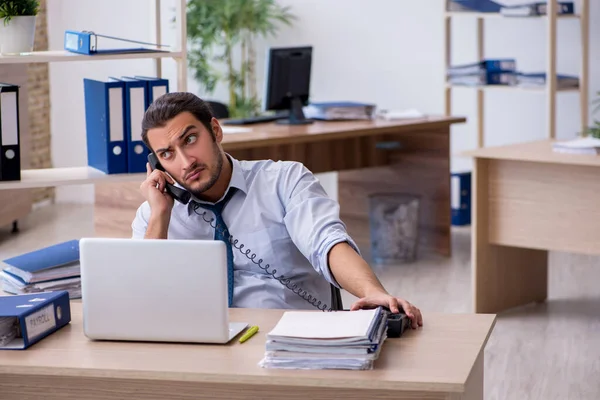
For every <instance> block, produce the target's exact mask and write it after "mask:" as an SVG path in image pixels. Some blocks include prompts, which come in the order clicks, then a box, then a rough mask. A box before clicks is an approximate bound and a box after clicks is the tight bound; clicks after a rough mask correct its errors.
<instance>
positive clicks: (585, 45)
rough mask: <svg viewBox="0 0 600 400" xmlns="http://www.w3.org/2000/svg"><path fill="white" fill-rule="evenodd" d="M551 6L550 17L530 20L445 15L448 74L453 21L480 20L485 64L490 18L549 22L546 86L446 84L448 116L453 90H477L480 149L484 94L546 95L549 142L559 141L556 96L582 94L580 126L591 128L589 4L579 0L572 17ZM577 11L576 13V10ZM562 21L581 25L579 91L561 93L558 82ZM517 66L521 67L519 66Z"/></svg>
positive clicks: (555, 0) (479, 51)
mask: <svg viewBox="0 0 600 400" xmlns="http://www.w3.org/2000/svg"><path fill="white" fill-rule="evenodd" d="M547 2H548V13H547V15H542V16H530V17H507V16H504V15H502V14H500V13H481V12H468V11H467V12H463V11H445V13H444V22H445V33H446V46H445V61H446V71H445V73H447V71H448V68H449V67H450V65H451V54H452V53H451V48H452V19H453V18H462V17H464V18H469V17H471V18H476V19H477V60H478V61H479V60H483V59H484V58H485V56H484V54H485V50H484V29H485V20H486V19H489V18H494V19H498V18H502V19H505V20H507V21H514V20H531V19H540V18H542V19H544V20H546V22H547V28H546V30H547V38H546V50H547V55H546V58H547V61H546V76H547V78H548V79H546V85H545V86H542V87H539V88H536V87H533V88H532V87H520V86H503V85H482V86H464V85H452V84H450V83H448V82H447V78H446V82H447V83H446V88H445V95H446V96H445V113H446V115H448V116H449V115H451V113H452V90H453V89H454V88H466V89H471V90H475V91H476V92H477V147H479V148H481V147H484V145H485V143H484V137H485V135H484V126H485V121H484V92H485V91H487V90H514V91H522V90H525V91H532V92H540V93H545V94H546V96H547V98H546V115H547V118H548V132H547V137H548V138H549V139H556V96H557V93H559V92H561V93H562V92H579V100H580V109H581V113H580V124H581V130H582V131H584V130H586V129H587V126H588V117H589V115H588V105H589V104H588V102H589V85H588V83H589V0H580V7H579V13H577V14H573V15H568V14H567V15H558V14H557V13H556V12H557V9H558V8H557V7H558V5H557V3H558V0H547ZM444 4H445V10H448V8H449V7H448V6H449V4H448V0H447V1H446V2H444ZM575 11H577V10H575ZM563 19H577V20H579V25H580V36H581V42H580V43H581V70H580V74H579V87H578V88H567V89H559V88H558V86H557V81H556V74H557V70H556V31H557V21H558V20H563ZM517 64H518V63H517Z"/></svg>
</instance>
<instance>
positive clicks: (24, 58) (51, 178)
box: [0, 0, 187, 190]
mask: <svg viewBox="0 0 600 400" xmlns="http://www.w3.org/2000/svg"><path fill="white" fill-rule="evenodd" d="M154 5H155V23H156V39H155V40H156V43H161V42H162V40H161V0H155V2H154ZM186 6H187V2H186V0H178V1H177V6H176V23H177V25H178V26H177V27H178V29H177V32H178V34H177V36H178V37H177V42H178V43H177V47H178V48H177V49H176V50H175V51H171V52H148V53H130V54H123V53H119V54H98V55H89V56H88V55H82V54H75V53H69V52H67V51H63V50H58V51H34V52H30V53H23V54H20V55H4V56H0V64H29V63H40V62H44V63H50V62H77V61H108V60H125V59H154V60H155V61H156V76H158V77H161V76H162V65H161V59H163V58H172V59H173V60H175V62H176V63H177V90H178V91H180V92H184V91H186V90H187V24H186ZM80 134H82V135H85V132H81V133H80ZM144 176H145V174H139V173H131V174H105V173H104V172H102V171H100V170H97V169H95V168H92V167H89V166H83V167H68V168H43V169H23V170H22V171H21V180H19V181H1V182H0V190H8V189H31V188H36V187H53V186H64V185H81V184H93V183H98V182H128V181H140V180H142V179H143V178H144Z"/></svg>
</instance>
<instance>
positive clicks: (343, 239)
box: [319, 235, 361, 289]
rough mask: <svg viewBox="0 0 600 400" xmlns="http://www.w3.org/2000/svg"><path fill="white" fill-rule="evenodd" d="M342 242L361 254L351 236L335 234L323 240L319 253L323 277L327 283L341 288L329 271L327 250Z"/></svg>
mask: <svg viewBox="0 0 600 400" xmlns="http://www.w3.org/2000/svg"><path fill="white" fill-rule="evenodd" d="M342 242H346V243H348V244H349V245H350V247H352V248H353V249H354V251H356V252H357V253H358V255H361V254H360V250H359V248H358V246H357V245H356V243H355V242H354V240H352V238H351V237H350V236H348V235H336V236H334V237H333V238H331V239H329V240H328V241H327V242H325V244H324V246H323V251H322V252H321V254H320V256H319V260H320V264H321V266H322V267H321V271H322V273H323V276H324V277H325V279H327V280H328V281H329V283H331V284H332V285H334V286H335V287H337V288H338V289H342V287H341V286H340V284H339V283H338V282H337V281H336V280H335V278H334V276H333V274H332V273H331V269H330V268H329V251H330V250H331V249H332V248H333V246H335V245H336V244H338V243H342Z"/></svg>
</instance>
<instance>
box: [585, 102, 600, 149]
mask: <svg viewBox="0 0 600 400" xmlns="http://www.w3.org/2000/svg"><path fill="white" fill-rule="evenodd" d="M596 95H597V96H598V98H597V99H596V100H594V101H593V102H592V104H596V108H594V110H593V111H592V114H593V113H596V112H598V111H600V92H596ZM585 133H586V136H591V137H593V138H596V139H600V121H598V120H594V125H592V126H590V127H589V128H588V130H587V131H586V132H585Z"/></svg>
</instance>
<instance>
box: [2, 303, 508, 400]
mask: <svg viewBox="0 0 600 400" xmlns="http://www.w3.org/2000/svg"><path fill="white" fill-rule="evenodd" d="M81 312H82V311H81V303H76V302H73V303H72V322H71V324H70V325H69V326H66V327H64V328H63V329H61V330H60V331H58V332H56V333H54V334H52V335H50V336H48V337H46V338H45V339H43V340H42V341H41V342H38V343H37V344H35V345H34V346H32V347H30V348H29V349H27V350H24V351H3V352H2V355H1V356H0V393H1V396H0V397H1V398H2V400H17V399H44V400H53V399H56V400H69V399H73V400H80V399H90V400H92V399H94V400H99V399H106V400H115V399H128V400H134V399H169V400H176V399H198V400H199V399H211V400H214V399H228V400H231V399H261V400H262V399H298V400H300V399H301V400H305V399H311V400H319V399H327V400H329V399H332V398H345V399H417V398H419V399H421V398H427V399H483V376H484V371H483V366H484V363H483V356H484V347H485V345H486V342H487V340H488V337H489V335H490V333H491V331H492V329H493V327H494V324H495V320H496V317H495V315H483V314H479V315H468V314H447V315H443V314H426V315H425V321H426V322H425V326H424V327H423V328H421V329H419V330H416V331H412V330H411V331H408V332H407V333H406V335H405V336H403V337H402V338H399V339H388V340H387V341H386V343H385V344H384V348H383V350H382V354H381V356H380V358H379V360H377V361H376V363H375V367H374V369H373V370H370V371H343V370H329V371H321V370H317V371H304V370H276V369H263V368H261V367H259V366H258V365H257V364H258V362H259V361H260V360H261V359H262V357H263V354H264V348H265V334H266V333H267V332H268V331H270V330H271V329H272V327H274V326H275V324H276V323H277V321H278V320H279V318H280V317H281V315H282V312H283V311H279V310H249V309H232V310H231V312H230V315H231V319H232V321H236V320H237V321H240V320H244V321H248V322H250V323H251V324H256V325H258V326H260V328H261V331H260V332H259V333H258V334H256V335H255V336H254V337H253V338H251V339H250V340H249V341H247V342H245V343H244V344H240V343H239V342H238V341H237V339H236V340H234V341H233V342H231V343H230V344H228V345H195V344H191V345H188V344H165V343H132V342H94V341H90V340H88V339H87V338H86V337H85V336H84V335H83V326H82V316H81ZM315 312H318V311H315ZM163 322H164V323H170V322H169V321H163Z"/></svg>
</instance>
